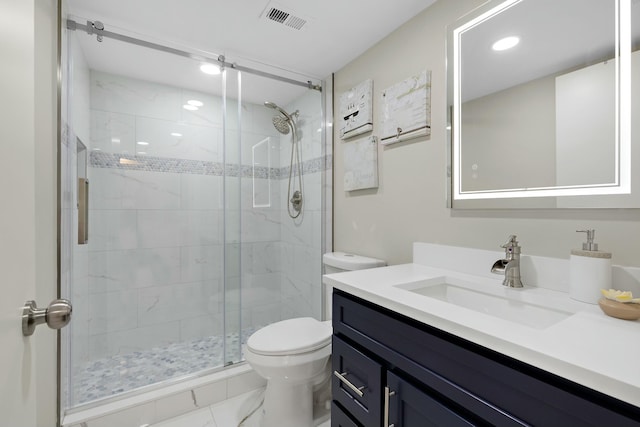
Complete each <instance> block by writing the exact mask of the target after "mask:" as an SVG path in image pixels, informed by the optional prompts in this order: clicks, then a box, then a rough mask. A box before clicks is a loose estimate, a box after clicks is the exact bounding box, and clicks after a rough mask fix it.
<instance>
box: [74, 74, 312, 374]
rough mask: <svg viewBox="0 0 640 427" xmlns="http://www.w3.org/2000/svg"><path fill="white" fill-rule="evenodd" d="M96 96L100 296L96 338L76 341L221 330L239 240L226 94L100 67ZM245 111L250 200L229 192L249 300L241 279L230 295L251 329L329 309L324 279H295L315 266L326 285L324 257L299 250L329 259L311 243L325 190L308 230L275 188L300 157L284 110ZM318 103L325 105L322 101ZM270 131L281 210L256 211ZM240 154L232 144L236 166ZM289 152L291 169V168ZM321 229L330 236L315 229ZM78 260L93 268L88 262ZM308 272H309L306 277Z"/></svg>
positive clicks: (88, 324)
mask: <svg viewBox="0 0 640 427" xmlns="http://www.w3.org/2000/svg"><path fill="white" fill-rule="evenodd" d="M90 91H91V127H90V128H91V129H90V133H91V136H90V148H91V150H92V151H91V158H90V168H89V179H90V182H91V187H90V191H91V194H90V203H91V212H90V224H89V225H90V232H91V238H90V243H89V245H88V251H87V258H88V259H87V260H86V263H87V265H88V268H87V270H88V277H89V280H88V287H87V290H86V295H79V296H78V297H79V298H81V299H82V298H85V299H86V302H87V307H88V310H87V313H86V315H85V316H86V318H85V319H82V318H80V317H79V316H78V317H77V318H76V319H75V321H76V323H80V325H78V328H79V329H83V328H86V329H88V333H87V334H86V338H85V339H82V337H83V336H85V335H81V336H79V337H78V338H81V339H75V338H76V337H75V336H74V342H73V346H74V347H75V351H74V353H75V354H76V358H77V359H80V360H77V362H86V361H90V360H95V359H98V358H103V357H107V356H110V355H115V354H125V353H130V352H133V351H136V350H141V349H147V348H151V347H156V346H164V345H168V344H171V343H175V342H179V341H185V340H191V339H195V338H200V337H206V336H210V335H221V334H222V333H223V330H222V325H223V318H222V317H223V312H222V307H223V303H224V301H223V293H222V287H223V285H224V282H223V273H224V272H223V268H222V265H223V254H224V243H225V242H224V236H225V235H224V231H225V223H224V216H223V209H224V206H223V200H222V195H223V177H222V176H221V172H222V166H221V162H222V155H223V147H222V144H223V138H222V113H221V111H222V110H221V108H222V106H221V100H220V99H219V98H217V97H214V96H210V95H206V94H202V93H196V92H192V91H188V90H184V89H179V88H174V87H169V86H164V85H159V84H155V83H150V82H146V81H140V80H134V79H129V78H125V77H121V76H116V75H111V74H106V73H101V72H93V71H92V72H91V81H90ZM190 99H198V100H200V101H202V102H203V103H204V106H203V107H201V108H200V109H199V110H198V111H195V112H191V111H187V110H185V109H183V108H182V105H184V104H185V103H186V102H187V101H188V100H190ZM303 99H304V98H303ZM301 102H305V101H301ZM242 107H243V108H242V122H241V126H240V128H241V131H242V135H241V140H242V141H243V146H242V152H241V158H242V162H241V163H242V165H241V166H239V167H238V168H237V171H236V172H235V175H236V177H237V179H238V180H239V188H240V189H241V191H240V192H239V193H240V194H238V195H236V196H235V197H237V198H238V199H237V200H234V199H233V197H232V198H231V200H229V199H228V200H227V203H228V206H232V207H233V206H239V207H240V209H239V210H238V211H237V212H235V211H234V210H233V209H231V210H229V211H228V213H227V215H238V217H234V218H239V220H237V221H235V220H231V221H229V223H228V224H227V225H226V233H227V234H226V235H227V243H229V241H231V243H232V244H233V242H234V241H235V243H236V244H239V243H240V242H242V245H241V246H240V247H241V248H242V250H241V257H240V259H238V260H236V261H237V268H236V269H234V268H231V270H232V271H234V270H235V271H236V274H237V275H239V276H238V277H236V279H238V280H237V283H240V281H241V283H242V295H240V292H239V291H236V294H235V295H234V291H233V289H234V288H235V289H236V290H237V289H239V288H238V286H237V285H236V286H234V284H233V282H234V281H235V280H234V279H233V278H231V279H230V280H229V279H228V288H227V290H230V291H229V292H227V298H230V299H232V300H233V299H237V300H238V305H236V307H237V308H239V307H240V306H239V299H240V298H241V300H242V311H241V312H238V313H237V314H238V316H231V317H232V318H233V317H235V318H238V319H240V318H241V319H242V326H243V327H249V328H250V327H258V326H261V325H263V324H266V323H269V322H272V321H276V320H280V319H281V318H283V316H287V317H288V316H289V314H294V313H298V312H300V310H301V309H300V307H308V308H310V311H309V312H307V313H300V314H305V315H310V314H316V313H319V308H318V309H313V308H312V307H314V306H316V305H317V306H318V307H319V304H320V303H319V301H320V300H317V301H316V302H311V301H310V300H309V298H312V297H313V292H312V291H311V289H310V287H311V283H308V284H307V283H304V284H303V283H302V281H296V282H295V284H293V282H292V281H293V279H294V278H297V277H305V276H306V277H307V279H306V280H305V282H309V279H308V276H309V272H310V271H312V273H313V276H317V280H318V286H319V280H320V270H319V265H318V266H312V265H311V264H313V263H312V262H311V258H309V259H305V260H304V262H302V261H300V260H299V258H300V256H302V254H305V256H309V257H315V256H316V255H317V257H316V258H315V259H316V260H319V259H320V257H319V251H317V250H311V249H312V248H315V247H316V246H318V245H320V243H319V233H320V231H319V230H320V226H319V220H320V219H319V218H320V213H319V209H320V203H319V197H320V187H319V186H318V188H317V190H314V191H317V193H318V200H317V201H315V197H310V198H309V199H307V203H308V204H307V213H306V214H305V220H304V221H303V222H302V224H301V225H299V226H291V225H290V224H289V223H285V222H284V221H283V215H286V211H284V210H283V208H282V203H284V201H283V199H284V196H282V197H280V194H279V193H281V191H280V192H278V191H274V190H277V189H278V188H280V189H281V188H282V186H283V183H284V191H285V193H284V194H285V195H286V177H287V176H288V175H287V174H288V171H287V170H286V166H288V161H289V159H288V154H285V151H286V153H289V151H288V149H289V147H290V144H287V145H286V150H285V149H281V146H280V144H281V140H280V134H278V133H277V131H275V129H274V128H273V126H272V124H271V116H272V113H273V112H272V110H268V109H266V108H264V107H262V106H260V105H252V104H246V105H243V106H242ZM232 108H233V107H232ZM296 108H299V109H300V110H301V111H303V108H302V107H296ZM305 108H307V107H305ZM313 109H314V110H318V114H319V110H320V106H319V101H317V100H316V101H315V104H314V105H313ZM316 120H317V117H315V116H312V117H309V123H310V125H309V126H310V127H309V130H305V133H306V136H305V137H308V140H309V143H308V144H309V146H312V145H313V143H312V142H311V139H313V138H316V139H317V138H319V135H320V134H317V135H318V136H315V135H313V136H311V135H312V134H313V132H315V130H316V129H317V128H318V127H319V124H318V125H317V126H316V124H313V125H311V123H312V122H313V121H316ZM313 126H316V129H313V132H312V130H311V127H313ZM238 128H239V127H238V123H237V120H236V121H235V122H234V120H233V119H231V120H230V123H229V122H228V123H227V129H228V130H229V132H230V133H229V134H230V135H232V136H233V132H236V135H237V132H238ZM316 133H317V132H316ZM172 134H173V135H172ZM177 134H180V135H177ZM265 138H269V146H270V150H272V154H271V159H272V161H271V169H270V170H269V171H268V173H269V175H270V176H271V183H272V184H271V185H272V192H271V205H270V206H269V207H261V208H253V200H252V192H253V180H252V178H251V177H250V175H251V167H250V165H251V146H252V145H254V144H256V143H258V142H260V141H263V140H265ZM140 142H143V143H144V142H146V143H148V144H144V145H143V144H140ZM305 142H306V141H305ZM305 155H306V156H307V157H306V159H307V161H308V162H309V163H310V164H311V166H313V165H312V164H313V163H314V162H315V163H317V164H322V166H320V168H322V167H324V161H319V160H317V159H316V158H314V157H313V156H314V155H316V154H313V155H312V154H311V149H309V152H308V153H305ZM231 156H232V154H231V153H230V152H227V161H229V158H230V157H231ZM319 156H320V154H318V157H319ZM281 158H286V164H285V163H280V159H281ZM238 160H239V159H238ZM308 170H309V175H308V176H305V188H306V189H310V188H311V187H315V185H316V184H315V183H314V182H313V181H314V180H318V179H319V178H316V175H317V176H318V177H319V176H320V175H321V173H322V170H324V169H313V168H312V167H310V168H309V169H308ZM263 179H266V176H265V178H263ZM318 182H319V181H318ZM310 193H311V191H310ZM234 224H235V225H234ZM316 225H317V226H318V232H317V233H318V237H316V236H314V235H313V234H314V233H313V232H312V231H311V227H312V226H313V227H315V226H316ZM234 227H236V228H237V227H239V230H236V229H234ZM296 227H297V228H296ZM230 236H232V238H231V239H229V237H230ZM305 239H309V240H305ZM305 241H306V242H307V243H308V244H305V243H304V242H305ZM303 246H305V249H304V250H301V251H299V249H301V248H302V247H303ZM306 246H308V247H306ZM318 247H319V246H318ZM294 258H297V261H300V262H295V261H296V260H294ZM316 264H319V263H317V262H316ZM76 268H77V269H78V271H82V268H83V267H82V266H78V265H77V263H76V266H75V267H74V269H76ZM303 268H308V270H306V273H305V274H303V273H302V270H301V269H303ZM289 269H292V270H291V271H289ZM227 274H228V272H227ZM283 303H285V306H283ZM232 305H233V304H232ZM283 307H287V308H283ZM304 310H306V308H305V309H302V311H304ZM83 320H84V322H83ZM228 326H229V325H228ZM231 327H233V325H231ZM74 335H75V334H74Z"/></svg>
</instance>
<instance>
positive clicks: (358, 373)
mask: <svg viewBox="0 0 640 427" xmlns="http://www.w3.org/2000/svg"><path fill="white" fill-rule="evenodd" d="M331 362H332V369H333V374H332V376H331V392H332V394H333V400H335V401H337V402H339V403H340V405H341V406H342V407H343V408H344V409H345V411H347V412H348V413H350V414H351V415H352V416H353V417H354V418H355V419H356V420H358V422H360V423H362V424H363V425H365V426H367V427H369V426H371V427H377V426H379V425H380V420H381V419H382V413H381V403H382V400H381V398H382V392H381V389H382V371H383V369H382V366H381V365H380V364H379V363H377V362H376V361H374V360H372V359H371V358H370V357H368V356H367V355H366V354H364V353H362V352H361V351H359V350H357V349H356V348H354V347H351V346H350V345H349V344H347V343H346V342H345V341H343V340H341V339H340V338H338V337H336V336H335V335H334V337H333V348H332V356H331ZM337 374H338V375H337ZM340 376H341V377H342V378H340Z"/></svg>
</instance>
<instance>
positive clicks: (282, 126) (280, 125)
mask: <svg viewBox="0 0 640 427" xmlns="http://www.w3.org/2000/svg"><path fill="white" fill-rule="evenodd" d="M271 121H272V122H273V126H274V127H275V128H276V130H277V131H278V132H280V133H281V134H283V135H287V134H288V133H289V130H290V129H291V127H290V126H289V119H285V118H284V117H282V116H273V118H272V119H271Z"/></svg>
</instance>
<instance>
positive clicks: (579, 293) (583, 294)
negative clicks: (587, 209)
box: [569, 230, 611, 304]
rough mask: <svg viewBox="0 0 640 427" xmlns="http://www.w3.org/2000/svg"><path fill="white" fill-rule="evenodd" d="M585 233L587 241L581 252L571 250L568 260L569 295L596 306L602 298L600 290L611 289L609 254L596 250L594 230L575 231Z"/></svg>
mask: <svg viewBox="0 0 640 427" xmlns="http://www.w3.org/2000/svg"><path fill="white" fill-rule="evenodd" d="M576 232H577V233H586V234H587V241H586V242H584V243H583V244H582V250H580V249H573V250H571V257H570V259H569V295H570V296H571V298H573V299H575V300H578V301H582V302H588V303H590V304H597V303H598V300H599V299H600V297H601V296H602V294H601V292H600V289H610V288H611V252H602V251H599V250H598V244H597V243H595V234H596V230H577V231H576Z"/></svg>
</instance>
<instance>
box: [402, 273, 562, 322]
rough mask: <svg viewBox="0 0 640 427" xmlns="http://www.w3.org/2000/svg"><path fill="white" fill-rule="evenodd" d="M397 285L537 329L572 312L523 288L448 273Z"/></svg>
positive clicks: (558, 320) (560, 319)
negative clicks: (481, 282) (472, 279)
mask: <svg viewBox="0 0 640 427" xmlns="http://www.w3.org/2000/svg"><path fill="white" fill-rule="evenodd" d="M396 287H397V288H400V289H404V290H407V291H409V292H413V293H415V294H418V295H422V296H425V297H429V298H433V299H436V300H440V301H444V302H448V303H450V304H453V305H456V306H459V307H464V308H467V309H470V310H473V311H477V312H480V313H484V314H488V315H491V316H495V317H497V318H500V319H504V320H509V321H512V322H516V323H520V324H522V325H526V326H529V327H533V328H536V329H545V328H548V327H549V326H552V325H555V324H556V323H558V322H560V321H562V320H565V319H567V318H568V317H570V316H572V315H573V314H575V313H574V312H571V311H568V310H563V309H560V308H557V307H549V306H547V305H545V302H544V301H540V299H541V298H539V296H531V295H527V289H526V288H524V289H509V288H505V287H503V286H502V285H500V284H491V285H487V284H482V285H479V284H475V283H472V282H467V281H464V280H460V279H456V278H451V277H436V278H433V279H428V280H421V281H417V282H410V283H403V284H400V285H396ZM493 287H495V289H492V288H493ZM536 297H538V298H536ZM536 299H538V301H536ZM525 300H526V301H525Z"/></svg>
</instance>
